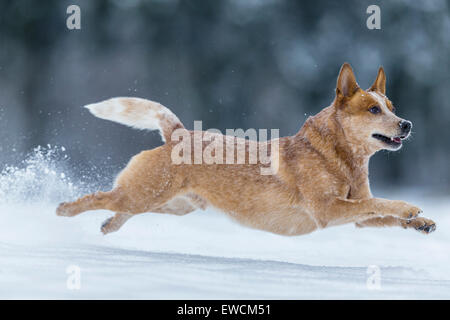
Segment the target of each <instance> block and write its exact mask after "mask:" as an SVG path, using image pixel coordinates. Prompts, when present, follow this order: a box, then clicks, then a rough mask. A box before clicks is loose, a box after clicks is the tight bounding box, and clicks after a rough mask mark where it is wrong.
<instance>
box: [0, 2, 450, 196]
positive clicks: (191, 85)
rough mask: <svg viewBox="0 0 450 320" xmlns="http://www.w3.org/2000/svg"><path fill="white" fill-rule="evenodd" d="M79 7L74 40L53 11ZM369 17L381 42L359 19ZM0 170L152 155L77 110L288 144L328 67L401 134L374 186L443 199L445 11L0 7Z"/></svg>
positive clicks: (449, 85)
mask: <svg viewBox="0 0 450 320" xmlns="http://www.w3.org/2000/svg"><path fill="white" fill-rule="evenodd" d="M70 4H77V5H79V6H80V8H81V30H68V29H67V28H66V19H67V17H68V15H67V14H66V8H67V7H68V6H69V5H70ZM371 4H377V5H379V6H380V8H381V30H369V29H367V27H366V19H367V17H368V16H369V15H368V14H366V8H367V7H368V6H369V5H371ZM0 19H1V20H0V165H1V167H0V170H1V168H2V167H3V166H5V165H6V164H11V163H14V162H17V161H18V160H19V159H20V158H21V157H23V155H24V154H25V153H27V152H30V151H31V150H32V149H33V148H34V147H35V146H37V145H47V144H52V145H55V144H56V145H60V146H64V147H65V148H66V150H67V151H66V152H67V153H68V154H69V155H70V165H71V166H72V167H73V168H74V169H76V170H79V172H82V171H83V170H84V169H83V168H90V167H92V166H97V167H104V168H113V170H119V169H120V168H122V167H123V166H124V165H125V164H126V162H127V161H128V160H129V158H130V157H131V156H132V155H134V154H136V153H138V152H139V151H140V150H142V149H149V148H153V147H155V146H158V145H160V144H161V142H160V139H159V136H158V135H157V134H156V133H153V132H143V131H136V130H132V129H130V128H127V127H125V126H121V125H119V124H115V123H112V122H108V121H104V120H100V119H97V118H94V117H93V116H91V115H90V114H89V113H88V112H87V111H86V110H84V109H83V108H81V106H83V105H85V104H89V103H93V102H98V101H100V100H103V99H106V98H109V97H114V96H138V97H144V98H149V99H152V100H156V101H159V102H161V103H162V104H164V105H165V106H167V107H169V108H170V109H171V110H173V111H174V112H175V114H177V115H178V117H179V118H180V119H181V120H182V121H183V123H184V124H185V126H186V127H188V128H192V127H193V121H194V120H202V121H203V126H204V129H206V128H218V129H220V130H223V132H224V131H225V129H226V128H244V129H247V128H269V129H270V128H280V134H281V135H282V136H285V135H292V134H295V133H296V132H297V130H298V129H299V128H300V127H301V125H302V124H303V122H304V120H305V119H306V118H307V116H309V115H312V114H315V113H317V112H318V111H320V110H321V109H322V108H323V107H325V106H327V105H329V104H330V103H331V101H332V99H333V97H334V88H335V83H336V77H337V74H338V71H339V68H340V66H341V64H342V63H343V62H345V61H348V62H350V63H351V64H352V66H353V68H354V70H355V73H356V75H357V79H358V82H359V84H360V85H361V86H362V87H363V88H367V87H369V86H370V84H371V83H372V81H373V80H374V79H375V75H376V72H377V69H378V67H379V66H380V65H383V66H384V68H385V70H386V73H387V77H388V79H387V80H388V82H387V95H388V96H389V97H390V99H391V100H392V101H393V102H394V104H395V105H396V108H397V110H398V114H399V115H400V116H401V117H403V118H406V119H409V120H411V121H412V122H413V123H414V128H413V137H412V139H410V141H409V142H407V143H406V144H405V146H404V148H403V149H402V150H401V151H400V152H396V153H387V152H381V153H379V154H377V155H376V156H375V157H374V158H373V159H372V161H371V179H372V181H373V182H374V183H375V186H386V185H387V186H391V187H395V188H396V187H399V186H407V187H417V186H423V187H428V188H430V189H432V190H438V191H441V192H448V191H450V190H449V189H450V183H449V181H450V166H449V156H450V121H449V120H450V97H449V95H450V92H449V89H450V64H449V61H450V60H449V58H450V5H449V2H448V1H444V0H428V1H406V0H396V1H375V0H370V1H365V0H363V1H356V0H355V1H322V0H315V1H280V0H248V1H245V0H241V1H239V0H228V1H225V0H224V1H206V0H205V1H200V0H199V1H194V0H158V1H156V0H153V1H140V0H132V1H131V0H128V1H126V0H115V1H113V0H109V1H107V0H102V1H92V0H85V1H76V0H71V1H66V0H55V1H31V0H15V1H5V0H1V2H0Z"/></svg>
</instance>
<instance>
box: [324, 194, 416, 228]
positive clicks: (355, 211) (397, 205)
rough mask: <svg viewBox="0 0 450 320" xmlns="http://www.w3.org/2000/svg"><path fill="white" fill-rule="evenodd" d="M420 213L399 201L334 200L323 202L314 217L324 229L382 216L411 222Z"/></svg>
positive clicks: (377, 199) (378, 199) (371, 199)
mask: <svg viewBox="0 0 450 320" xmlns="http://www.w3.org/2000/svg"><path fill="white" fill-rule="evenodd" d="M316 212H317V211H316ZM420 213H422V210H421V209H420V208H418V207H416V206H413V205H411V204H409V203H407V202H404V201H400V200H387V199H380V198H370V199H361V200H353V199H340V198H336V199H334V200H331V201H326V202H324V203H323V207H322V208H320V209H319V210H318V214H317V215H316V216H317V220H318V222H319V224H320V226H321V227H326V226H328V225H338V224H345V223H349V222H359V221H363V220H368V219H370V218H376V217H384V216H394V217H397V218H399V219H404V220H411V219H415V218H416V217H417V216H418V215H419V214H420Z"/></svg>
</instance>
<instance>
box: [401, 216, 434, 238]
mask: <svg viewBox="0 0 450 320" xmlns="http://www.w3.org/2000/svg"><path fill="white" fill-rule="evenodd" d="M402 225H403V227H404V228H414V229H415V230H417V231H419V232H421V233H424V234H428V233H431V232H433V231H435V230H436V223H435V222H434V221H433V220H431V219H427V218H422V217H420V218H417V219H414V220H410V221H405V222H403V224H402Z"/></svg>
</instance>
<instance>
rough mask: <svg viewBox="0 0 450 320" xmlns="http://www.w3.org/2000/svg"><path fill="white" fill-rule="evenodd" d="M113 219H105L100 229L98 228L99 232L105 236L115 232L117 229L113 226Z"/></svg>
mask: <svg viewBox="0 0 450 320" xmlns="http://www.w3.org/2000/svg"><path fill="white" fill-rule="evenodd" d="M113 218H114V217H111V218H108V219H106V220H105V221H104V222H103V223H102V227H101V228H100V231H101V232H102V233H103V234H104V235H107V234H108V233H111V232H114V231H117V230H118V229H117V228H116V226H115V224H114V223H113Z"/></svg>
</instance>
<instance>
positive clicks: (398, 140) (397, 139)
mask: <svg viewBox="0 0 450 320" xmlns="http://www.w3.org/2000/svg"><path fill="white" fill-rule="evenodd" d="M392 140H394V142H395V143H401V142H402V139H400V138H398V137H395V138H393V139H392Z"/></svg>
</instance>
